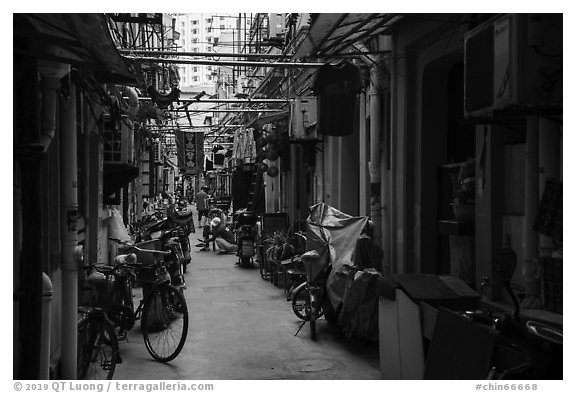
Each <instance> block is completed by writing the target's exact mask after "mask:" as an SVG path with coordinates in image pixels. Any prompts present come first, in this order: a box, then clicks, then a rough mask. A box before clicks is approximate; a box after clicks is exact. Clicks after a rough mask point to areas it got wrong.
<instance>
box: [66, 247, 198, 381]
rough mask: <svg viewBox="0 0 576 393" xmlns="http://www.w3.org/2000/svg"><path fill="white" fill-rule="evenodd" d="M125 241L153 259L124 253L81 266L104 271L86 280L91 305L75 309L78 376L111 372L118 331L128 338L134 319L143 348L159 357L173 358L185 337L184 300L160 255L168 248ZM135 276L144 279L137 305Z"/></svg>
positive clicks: (116, 353)
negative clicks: (111, 261)
mask: <svg viewBox="0 0 576 393" xmlns="http://www.w3.org/2000/svg"><path fill="white" fill-rule="evenodd" d="M121 243H124V242H121ZM124 244H126V243H124ZM127 246H128V247H130V249H132V250H134V251H137V252H141V253H149V254H150V255H154V256H155V260H156V263H155V264H152V265H149V266H147V265H142V264H141V263H137V262H136V261H134V259H133V258H125V259H124V260H123V261H118V260H117V264H116V265H115V266H104V265H89V266H86V267H85V268H84V269H85V270H87V271H90V270H92V271H93V272H97V273H99V274H100V275H101V276H102V277H100V278H96V279H90V278H89V279H88V280H87V282H88V283H89V284H90V286H91V287H92V294H91V300H90V302H89V304H90V306H89V307H82V308H80V310H79V312H80V313H81V314H83V316H84V317H83V318H82V319H81V320H80V322H79V324H78V372H77V376H78V379H111V378H112V376H113V375H114V370H115V368H116V365H117V364H118V363H119V362H121V358H120V355H119V350H118V337H119V336H120V337H121V338H126V336H127V332H128V331H129V330H131V329H132V328H133V327H134V324H135V321H136V320H140V327H141V331H142V336H143V338H144V344H145V346H146V349H147V351H148V352H149V353H150V355H151V356H152V357H153V358H154V359H156V360H158V361H161V362H169V361H171V360H173V359H174V358H176V357H177V356H178V354H179V353H180V352H181V351H182V348H183V347H184V343H185V342H186V336H187V333H188V307H187V305H186V300H185V298H184V296H183V295H182V293H181V292H180V290H179V289H178V288H176V287H174V286H173V285H171V284H170V276H169V274H168V273H167V271H166V268H165V267H164V265H163V262H162V259H161V257H162V256H166V255H167V254H169V253H170V252H167V251H159V250H145V249H141V248H139V247H137V246H133V245H127ZM89 277H90V276H89ZM135 279H136V280H137V281H138V282H139V284H140V285H142V293H143V296H142V298H141V300H140V303H139V305H138V307H137V308H136V309H134V302H133V293H132V286H133V283H134V281H135Z"/></svg>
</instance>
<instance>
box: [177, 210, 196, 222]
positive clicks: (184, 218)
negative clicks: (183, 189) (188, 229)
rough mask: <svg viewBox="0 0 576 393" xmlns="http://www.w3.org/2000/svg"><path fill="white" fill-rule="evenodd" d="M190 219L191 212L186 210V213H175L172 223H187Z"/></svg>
mask: <svg viewBox="0 0 576 393" xmlns="http://www.w3.org/2000/svg"><path fill="white" fill-rule="evenodd" d="M191 219H192V210H187V211H182V212H179V211H177V212H176V213H175V214H174V221H176V222H177V223H179V224H184V223H187V222H188V221H190V220H191Z"/></svg>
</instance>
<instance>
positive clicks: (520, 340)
mask: <svg viewBox="0 0 576 393" xmlns="http://www.w3.org/2000/svg"><path fill="white" fill-rule="evenodd" d="M515 268H516V254H515V253H514V251H513V250H512V249H511V248H509V247H505V248H503V249H502V250H501V251H500V252H499V253H498V255H497V256H496V259H495V263H494V271H495V275H494V278H495V281H496V282H498V283H499V284H501V285H502V286H503V288H504V289H505V290H506V292H507V294H508V295H509V296H510V298H511V300H512V302H513V304H514V309H513V311H512V312H511V313H510V312H508V313H500V314H496V313H492V312H490V311H487V310H473V311H466V312H464V317H466V318H467V319H469V320H471V321H474V322H477V323H482V324H485V325H488V326H490V327H491V328H492V329H494V330H496V331H497V332H498V340H497V345H502V346H505V347H506V348H508V349H509V352H512V353H516V355H517V356H515V357H514V358H515V359H516V361H515V362H507V363H506V362H500V363H499V364H498V365H494V366H493V367H492V369H491V371H490V374H489V376H488V379H528V380H533V379H562V378H563V375H562V355H563V333H562V328H561V327H557V326H552V325H551V324H549V323H545V322H543V321H538V320H533V319H528V318H525V317H523V316H521V315H520V303H519V302H518V299H517V297H516V294H515V293H514V291H513V290H512V287H511V285H510V280H511V278H512V275H513V274H514V270H515ZM486 285H489V283H488V279H487V278H484V279H483V280H482V286H486Z"/></svg>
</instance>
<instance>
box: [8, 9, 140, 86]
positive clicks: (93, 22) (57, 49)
mask: <svg viewBox="0 0 576 393" xmlns="http://www.w3.org/2000/svg"><path fill="white" fill-rule="evenodd" d="M14 52H16V53H21V54H24V55H29V56H34V57H39V58H44V59H48V60H54V61H59V62H63V63H67V64H72V65H75V66H78V67H86V68H89V69H91V70H92V72H93V74H94V76H95V78H96V80H98V81H99V82H101V83H135V82H136V76H135V73H134V72H133V71H132V68H131V64H130V63H129V62H128V60H125V59H124V58H123V57H122V56H121V55H120V53H119V52H118V51H117V50H116V46H115V45H114V43H113V41H112V37H111V36H110V32H109V29H108V25H107V23H106V19H105V17H104V14H14Z"/></svg>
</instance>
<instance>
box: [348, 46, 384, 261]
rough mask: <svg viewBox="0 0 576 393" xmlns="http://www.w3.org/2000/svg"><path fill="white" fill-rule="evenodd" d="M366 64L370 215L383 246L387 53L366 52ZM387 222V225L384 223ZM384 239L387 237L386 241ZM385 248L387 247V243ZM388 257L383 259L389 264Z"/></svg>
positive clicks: (376, 238) (364, 59)
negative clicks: (383, 163)
mask: <svg viewBox="0 0 576 393" xmlns="http://www.w3.org/2000/svg"><path fill="white" fill-rule="evenodd" d="M354 46H355V47H356V48H357V49H359V50H360V51H361V52H369V50H368V48H367V47H366V45H364V44H362V43H355V44H354ZM360 59H362V60H363V61H364V62H365V64H367V65H368V66H369V67H370V88H369V90H368V97H369V105H370V109H369V111H370V158H369V161H368V172H369V174H370V219H371V220H372V222H373V223H374V233H373V239H374V242H375V243H376V244H378V245H379V246H381V247H382V246H383V242H386V241H387V240H388V239H387V237H386V236H387V233H383V232H388V231H383V228H384V227H385V226H387V225H388V224H389V223H383V220H382V201H381V190H382V173H381V163H382V149H381V147H380V145H381V140H382V135H383V133H384V116H383V113H382V111H383V109H384V106H383V102H384V91H385V89H386V69H385V66H384V55H366V56H362V57H360ZM383 224H385V225H383ZM383 239H386V240H385V241H383ZM383 248H388V247H386V246H384V247H383ZM387 263H388V261H384V264H387ZM383 267H384V266H383Z"/></svg>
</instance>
